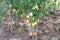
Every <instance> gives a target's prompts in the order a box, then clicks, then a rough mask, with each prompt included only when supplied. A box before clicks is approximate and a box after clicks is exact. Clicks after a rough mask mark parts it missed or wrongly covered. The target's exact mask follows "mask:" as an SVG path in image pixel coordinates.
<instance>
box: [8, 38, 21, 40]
mask: <svg viewBox="0 0 60 40" xmlns="http://www.w3.org/2000/svg"><path fill="white" fill-rule="evenodd" d="M9 40H21V38H10V39H9Z"/></svg>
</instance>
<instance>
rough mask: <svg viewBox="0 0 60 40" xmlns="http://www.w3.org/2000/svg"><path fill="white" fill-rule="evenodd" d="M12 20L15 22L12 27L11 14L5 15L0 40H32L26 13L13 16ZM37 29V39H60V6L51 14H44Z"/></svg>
mask: <svg viewBox="0 0 60 40" xmlns="http://www.w3.org/2000/svg"><path fill="white" fill-rule="evenodd" d="M8 13H9V12H8ZM12 20H13V21H14V22H15V24H14V25H12V28H11V25H10V23H9V22H10V15H8V14H6V15H3V20H2V22H1V23H0V40H32V38H31V37H30V36H29V31H28V29H29V28H28V27H29V26H28V25H27V24H26V23H25V21H26V13H25V16H23V17H22V18H20V19H18V18H14V17H12ZM18 28H22V32H19V31H18ZM37 29H38V32H37V33H38V35H37V40H60V8H57V9H56V10H55V12H54V13H51V14H50V15H49V16H48V15H47V14H44V18H41V19H40V20H39V23H38V25H37Z"/></svg>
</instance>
